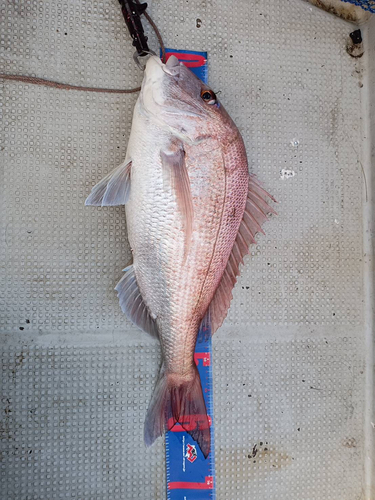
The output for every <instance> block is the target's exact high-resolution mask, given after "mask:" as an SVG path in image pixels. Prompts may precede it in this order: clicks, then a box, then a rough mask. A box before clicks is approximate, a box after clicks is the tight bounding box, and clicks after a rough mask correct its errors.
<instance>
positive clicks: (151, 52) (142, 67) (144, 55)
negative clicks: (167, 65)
mask: <svg viewBox="0 0 375 500" xmlns="http://www.w3.org/2000/svg"><path fill="white" fill-rule="evenodd" d="M148 55H151V56H156V54H155V52H154V51H153V50H144V51H143V53H142V55H141V54H138V52H134V54H133V59H134V62H135V64H136V65H137V66H138V68H139V69H140V70H141V71H144V70H145V67H146V65H145V64H141V63H140V60H139V59H140V58H141V57H142V58H143V57H146V56H148Z"/></svg>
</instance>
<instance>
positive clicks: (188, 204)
mask: <svg viewBox="0 0 375 500" xmlns="http://www.w3.org/2000/svg"><path fill="white" fill-rule="evenodd" d="M270 200H273V201H276V200H275V199H274V198H273V197H272V196H271V195H270V194H269V193H268V192H267V191H265V189H264V188H263V187H262V186H261V184H260V182H259V181H258V180H257V178H256V177H255V176H254V175H250V174H249V171H248V162H247V155H246V150H245V146H244V142H243V139H242V137H241V134H240V132H239V130H238V128H237V127H236V125H235V124H234V122H233V121H232V119H231V118H230V116H229V115H228V113H227V112H226V111H225V109H224V107H223V105H222V104H221V103H220V102H219V100H218V99H217V96H216V94H215V92H214V91H213V90H212V89H211V88H210V87H209V86H208V85H206V84H204V83H203V82H202V81H201V80H200V79H199V78H198V77H196V76H195V75H194V74H193V73H192V72H191V71H190V70H189V69H188V68H187V67H186V66H184V65H183V64H182V63H180V62H179V61H178V59H177V58H176V57H175V56H173V55H172V56H170V57H169V59H168V60H167V62H166V63H163V62H162V61H161V60H160V59H159V58H158V57H156V56H151V57H150V58H149V59H148V61H147V64H146V67H145V71H144V78H143V82H142V87H141V91H140V94H139V97H138V99H137V101H136V104H135V107H134V113H133V121H132V128H131V133H130V137H129V142H128V148H127V153H126V157H125V160H124V162H123V163H122V164H121V165H120V166H119V167H117V168H116V169H114V170H113V171H112V172H111V173H109V174H108V175H107V176H106V177H104V179H103V180H102V181H100V182H99V183H98V184H97V185H96V186H94V187H93V189H92V191H91V193H90V195H89V196H88V198H87V200H86V202H85V204H86V205H93V206H116V205H125V212H126V221H127V231H128V239H129V243H130V247H131V252H132V257H133V263H132V264H131V265H129V266H127V267H126V268H125V269H124V275H123V277H122V279H121V280H120V281H119V283H118V284H117V286H116V288H115V290H116V291H117V294H118V298H119V303H120V306H121V309H122V311H123V312H124V313H125V315H126V316H127V317H128V318H129V319H130V320H131V321H132V322H133V323H134V324H135V325H137V326H138V327H139V328H141V329H142V330H143V331H145V332H147V333H149V334H150V335H151V336H153V337H155V338H157V339H158V340H159V342H160V345H161V352H162V364H161V368H160V372H159V375H158V378H157V382H156V385H155V389H154V392H153V395H152V398H151V401H150V405H149V408H148V410H147V414H146V419H145V425H144V440H145V443H146V445H147V446H150V445H151V444H152V443H153V442H154V441H155V440H156V439H157V438H158V437H159V436H161V435H162V434H163V433H164V432H165V431H166V430H170V429H172V428H173V426H174V425H175V424H176V423H179V424H180V425H182V427H183V428H184V429H185V430H186V431H187V432H188V433H189V434H190V436H191V437H192V438H193V439H194V440H195V441H196V442H197V443H198V445H199V447H200V449H201V451H202V453H203V455H204V456H205V457H206V458H207V456H208V454H209V452H210V442H211V434H210V423H209V419H208V416H207V410H206V406H205V402H204V397H203V392H202V386H201V381H200V377H199V373H198V369H197V367H196V364H195V362H194V350H195V344H196V339H197V335H198V332H199V328H200V326H201V325H202V324H204V325H206V326H207V325H209V326H210V328H211V332H212V334H213V333H215V331H216V330H217V329H218V328H219V327H220V326H221V324H222V323H223V321H224V319H225V317H226V315H227V312H228V309H229V306H230V302H231V299H232V290H233V287H234V285H235V283H236V280H237V277H238V276H239V274H240V265H241V264H243V258H244V256H245V255H246V254H247V253H248V252H249V247H250V245H251V244H253V243H255V241H256V240H255V236H256V234H257V233H259V232H263V229H262V225H263V223H264V222H265V221H266V220H267V219H268V215H269V214H271V213H276V212H275V211H274V209H273V208H272V207H271V205H270V203H269V202H270Z"/></svg>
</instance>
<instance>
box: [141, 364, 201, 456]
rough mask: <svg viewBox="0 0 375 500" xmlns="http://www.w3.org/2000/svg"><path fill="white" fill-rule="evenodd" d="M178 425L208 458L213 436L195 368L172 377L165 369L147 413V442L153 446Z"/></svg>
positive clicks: (145, 437)
mask: <svg viewBox="0 0 375 500" xmlns="http://www.w3.org/2000/svg"><path fill="white" fill-rule="evenodd" d="M176 423H179V424H180V425H181V426H182V427H183V429H184V430H185V431H186V432H188V433H189V434H190V436H191V437H192V438H193V439H194V441H196V442H197V443H198V445H199V447H200V449H201V451H202V453H203V455H204V456H205V458H207V456H208V454H209V452H210V445H211V435H210V426H209V420H208V416H207V410H206V405H205V402H204V398H203V392H202V386H201V381H200V377H199V372H198V369H197V367H196V366H195V364H194V365H193V366H192V367H191V370H189V372H188V373H187V374H184V375H179V374H176V373H170V372H168V371H167V370H165V368H164V366H162V368H161V370H160V374H159V378H158V381H157V383H156V386H155V390H154V393H153V395H152V399H151V403H150V406H149V408H148V411H147V415H146V421H145V428H144V439H145V443H146V445H147V446H151V445H152V443H153V442H154V441H155V439H156V438H158V437H159V436H161V435H162V434H163V432H164V431H165V430H171V429H172V427H173V426H174V425H175V424H176Z"/></svg>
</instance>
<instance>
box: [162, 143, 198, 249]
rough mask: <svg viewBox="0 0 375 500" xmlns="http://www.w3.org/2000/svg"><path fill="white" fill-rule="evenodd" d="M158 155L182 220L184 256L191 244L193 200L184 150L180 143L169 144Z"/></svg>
mask: <svg viewBox="0 0 375 500" xmlns="http://www.w3.org/2000/svg"><path fill="white" fill-rule="evenodd" d="M160 157H161V161H162V165H163V170H164V178H165V179H166V180H169V181H170V185H171V187H172V189H173V191H174V192H175V194H176V200H177V205H178V208H179V210H180V212H181V215H182V218H183V221H184V231H185V257H186V255H187V253H188V251H189V248H190V244H191V235H192V232H193V218H194V211H193V200H192V197H191V190H190V179H189V174H188V171H187V168H186V163H185V151H184V149H183V146H182V143H180V142H178V143H173V144H171V147H170V149H168V150H166V151H160Z"/></svg>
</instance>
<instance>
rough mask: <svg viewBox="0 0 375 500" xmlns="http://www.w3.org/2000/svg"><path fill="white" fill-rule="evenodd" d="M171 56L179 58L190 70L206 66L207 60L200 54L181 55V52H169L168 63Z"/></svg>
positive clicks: (167, 54) (167, 55)
mask: <svg viewBox="0 0 375 500" xmlns="http://www.w3.org/2000/svg"><path fill="white" fill-rule="evenodd" d="M171 56H175V57H177V59H178V60H179V61H181V62H183V63H184V64H185V66H187V67H188V68H199V67H201V66H204V65H205V64H206V62H207V60H206V59H205V58H204V57H203V56H201V55H199V54H181V52H167V53H166V58H167V61H168V59H169V58H170V57H171Z"/></svg>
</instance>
